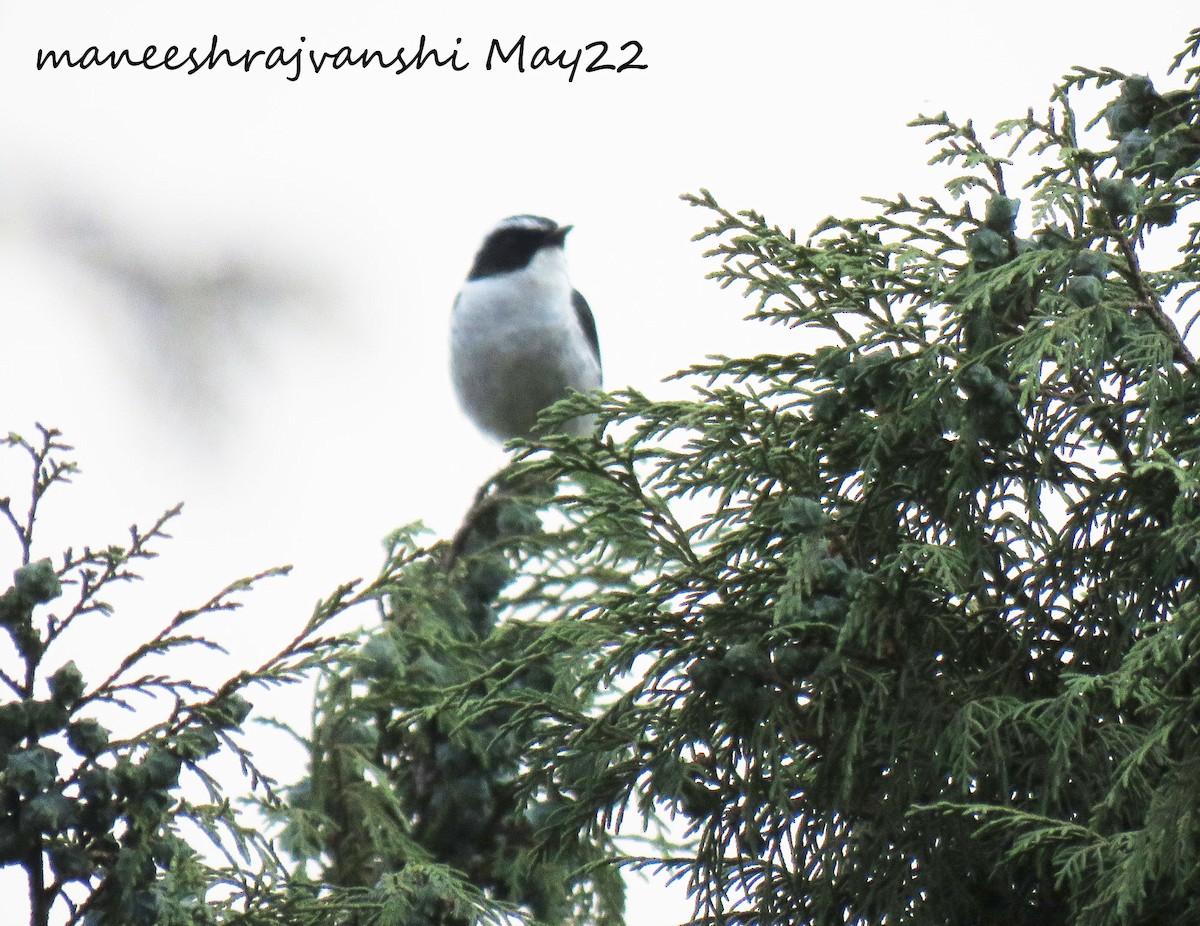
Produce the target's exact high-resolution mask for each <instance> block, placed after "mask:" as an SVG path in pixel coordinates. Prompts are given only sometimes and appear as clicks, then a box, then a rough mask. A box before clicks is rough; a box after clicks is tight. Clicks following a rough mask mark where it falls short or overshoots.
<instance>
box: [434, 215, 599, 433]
mask: <svg viewBox="0 0 1200 926" xmlns="http://www.w3.org/2000/svg"><path fill="white" fill-rule="evenodd" d="M570 230H571V226H570V225H558V224H557V223H556V222H553V221H551V220H550V219H547V218H544V217H542V216H537V215H514V216H510V217H509V218H507V219H504V220H502V221H501V222H500V223H499V224H497V225H496V227H495V228H493V229H492V230H491V231H490V232H489V233H488V235H487V237H486V238H484V240H483V244H482V246H481V247H480V248H479V253H477V254H476V255H475V262H474V264H472V266H471V272H470V273H469V274H468V275H467V282H466V283H464V284H463V287H462V289H461V290H460V291H459V294H458V297H457V298H456V299H455V301H454V312H453V316H452V320H451V330H450V372H451V375H452V377H453V380H454V389H455V391H456V392H457V393H458V399H459V402H460V403H461V404H462V406H463V409H464V410H465V411H466V413H467V415H468V416H469V417H470V419H471V420H472V421H473V422H474V423H475V424H476V426H477V427H478V428H479V429H480V430H481V431H483V432H484V433H486V434H488V435H490V436H492V437H495V438H498V439H499V440H508V439H509V438H513V437H529V436H531V435H532V434H534V425H535V422H536V420H537V416H538V413H539V412H541V411H542V409H544V408H546V407H547V406H548V405H551V404H553V403H554V402H556V401H558V400H559V399H561V398H563V397H564V396H566V395H567V392H568V391H569V390H572V389H573V390H576V391H578V392H588V391H591V390H593V389H598V388H599V387H600V343H599V340H598V339H597V337H596V323H595V320H594V319H593V318H592V311H591V309H590V308H589V307H588V304H587V301H586V300H585V299H584V298H583V296H581V295H580V294H579V292H578V290H576V289H575V288H574V287H572V286H571V282H570V280H569V279H568V277H567V259H566V254H565V253H564V252H563V242H564V241H565V240H566V237H567V233H568V232H569V231H570ZM590 427H591V422H590V420H589V419H588V418H587V417H581V418H574V419H572V420H570V421H568V422H566V423H565V424H564V425H563V427H562V428H561V430H562V431H564V432H566V433H569V434H583V433H585V432H586V431H587V430H588V429H589V428H590Z"/></svg>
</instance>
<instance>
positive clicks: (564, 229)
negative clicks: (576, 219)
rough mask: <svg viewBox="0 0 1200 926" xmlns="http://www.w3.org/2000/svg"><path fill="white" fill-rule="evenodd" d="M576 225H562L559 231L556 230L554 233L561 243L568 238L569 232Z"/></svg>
mask: <svg viewBox="0 0 1200 926" xmlns="http://www.w3.org/2000/svg"><path fill="white" fill-rule="evenodd" d="M574 227H575V226H574V225H562V226H560V227H559V229H558V231H556V232H555V233H554V237H555V238H556V239H557V240H558V243H559V244H562V243H563V242H564V241H566V240H567V234H568V233H569V232H570V231H571V229H572V228H574Z"/></svg>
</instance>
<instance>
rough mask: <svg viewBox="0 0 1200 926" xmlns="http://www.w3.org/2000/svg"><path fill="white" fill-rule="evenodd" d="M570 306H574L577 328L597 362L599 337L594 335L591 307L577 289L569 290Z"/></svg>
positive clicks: (594, 324) (594, 328) (598, 358)
mask: <svg viewBox="0 0 1200 926" xmlns="http://www.w3.org/2000/svg"><path fill="white" fill-rule="evenodd" d="M571 305H573V306H575V317H576V318H578V319H579V327H580V328H582V329H583V335H584V337H586V338H587V342H588V343H589V344H591V345H592V353H593V354H595V355H596V360H597V361H599V360H600V337H599V336H598V335H597V334H596V319H594V318H593V317H592V307H591V306H589V305H588V304H587V300H586V299H584V298H583V296H582V295H581V294H580V292H579V290H577V289H573V290H571Z"/></svg>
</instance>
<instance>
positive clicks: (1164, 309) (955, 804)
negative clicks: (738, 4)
mask: <svg viewBox="0 0 1200 926" xmlns="http://www.w3.org/2000/svg"><path fill="white" fill-rule="evenodd" d="M1198 50H1200V30H1197V31H1195V32H1193V33H1192V34H1191V35H1190V36H1189V38H1188V41H1187V45H1186V47H1185V49H1184V50H1183V52H1182V53H1181V54H1180V55H1179V56H1178V58H1177V59H1176V60H1175V62H1174V64H1173V66H1172V67H1171V68H1170V69H1169V70H1168V71H1167V73H1166V75H1164V76H1163V77H1162V78H1161V79H1159V80H1157V81H1155V82H1152V81H1151V80H1150V79H1149V78H1147V77H1143V76H1138V75H1126V74H1122V73H1119V72H1117V71H1113V70H1109V69H1105V70H1099V71H1093V70H1086V69H1076V70H1074V71H1073V72H1072V73H1071V74H1069V75H1068V76H1067V77H1066V78H1064V81H1063V83H1062V84H1061V85H1059V86H1058V87H1056V88H1055V90H1054V93H1053V96H1052V98H1051V103H1050V106H1049V108H1048V109H1047V110H1046V111H1045V112H1044V113H1041V114H1035V113H1034V112H1033V111H1030V112H1029V113H1028V114H1027V115H1026V116H1024V117H1022V118H1020V119H1014V120H1011V121H1008V122H1005V123H1002V124H1001V125H1000V126H999V130H998V132H997V133H996V135H995V136H994V137H993V139H992V140H991V141H986V140H982V139H981V138H980V137H979V136H978V135H977V133H976V131H975V129H974V127H973V126H972V124H971V123H970V122H967V123H965V124H960V123H957V122H955V121H953V120H952V119H950V118H949V117H948V116H946V115H945V114H941V115H938V116H933V117H923V118H921V119H918V120H917V122H916V123H915V124H916V125H918V126H922V127H925V128H927V129H929V130H932V133H933V134H932V138H931V144H932V145H933V146H934V150H935V155H934V157H933V161H932V162H931V163H933V164H935V165H938V167H939V169H949V170H950V171H951V172H952V177H951V179H950V180H949V182H948V183H947V184H946V188H947V191H948V196H945V195H934V194H930V195H920V196H917V197H915V198H912V197H909V196H905V195H898V196H896V197H895V198H878V199H870V200H868V201H869V202H870V203H871V204H872V205H873V206H874V207H875V208H876V209H877V210H878V214H877V215H876V216H874V217H872V218H867V219H834V218H830V219H828V220H826V221H824V222H822V223H820V224H819V225H818V227H817V228H816V229H815V231H814V232H813V233H812V234H811V235H810V236H809V237H807V238H806V239H800V238H798V237H797V236H796V235H795V233H789V232H785V231H783V230H781V229H780V228H779V227H777V226H775V225H773V224H771V223H769V222H768V221H767V220H766V219H765V218H764V217H763V216H762V215H760V214H758V213H756V212H731V211H728V210H726V209H724V208H723V207H722V206H720V205H719V204H718V203H717V201H716V200H715V199H714V198H713V197H712V196H711V195H709V194H708V193H702V194H700V195H699V196H694V197H688V199H689V200H690V201H691V202H692V203H693V204H695V205H696V206H698V207H700V208H702V209H703V210H705V211H706V212H708V213H709V214H710V216H712V221H711V224H710V226H709V227H708V228H706V229H705V231H704V232H703V234H702V235H701V237H702V238H704V239H706V240H708V241H710V242H711V243H712V250H711V254H712V256H713V257H714V258H715V259H716V260H717V261H718V266H717V269H716V270H715V271H714V272H713V274H712V276H713V278H714V279H715V280H716V281H717V282H719V283H720V284H721V285H722V286H729V285H733V286H740V287H744V289H745V291H746V293H747V296H748V297H749V298H750V299H751V300H753V303H754V308H753V313H752V315H753V317H754V318H756V319H758V320H760V321H764V322H767V323H770V324H777V325H779V326H780V330H779V339H778V340H779V345H780V348H779V350H780V352H779V353H778V354H773V355H760V356H756V357H749V358H727V357H718V358H714V359H712V360H711V361H710V362H707V363H704V364H701V365H698V366H695V367H693V368H692V369H691V370H689V371H686V372H685V373H684V374H681V375H683V376H685V377H687V378H688V379H690V380H691V381H692V382H693V383H695V384H696V385H697V392H696V395H695V398H694V399H693V400H689V401H655V400H653V399H651V398H648V397H646V396H645V395H642V394H640V393H637V392H632V391H627V392H622V393H617V394H615V395H612V396H602V397H599V398H597V397H584V396H577V397H573V398H572V399H569V400H567V401H566V402H565V403H563V404H561V405H560V406H559V407H557V408H556V410H555V413H556V414H561V415H562V417H563V419H564V420H565V419H566V418H569V417H572V416H574V415H579V414H588V413H590V414H595V415H597V416H598V421H599V422H600V425H601V427H602V428H604V429H606V430H605V431H604V433H605V434H606V435H608V436H606V437H605V439H604V440H603V441H595V440H592V441H589V440H584V439H571V438H552V439H547V440H546V441H544V442H541V444H539V445H538V446H533V447H530V448H529V449H528V451H527V452H526V454H525V456H524V461H523V463H522V464H521V466H522V467H523V468H524V470H525V473H526V476H525V477H524V478H533V476H534V475H535V474H536V475H538V476H540V477H542V478H544V479H550V478H564V479H566V480H568V482H566V483H563V484H570V485H573V486H575V487H576V488H575V489H574V490H571V491H570V493H569V494H564V495H562V496H560V497H559V499H558V501H557V506H558V508H559V509H560V510H561V511H562V512H563V514H564V515H565V517H566V518H567V519H568V521H569V525H570V526H569V528H568V529H566V530H564V531H563V532H562V533H561V534H559V535H558V536H557V543H549V542H547V543H545V544H544V546H543V547H542V549H541V551H540V553H538V554H537V557H536V558H540V560H541V562H540V565H539V566H538V567H537V568H536V569H534V570H533V578H531V579H529V580H528V581H527V582H526V584H525V585H524V586H523V588H522V592H521V595H520V599H519V604H520V608H519V609H517V611H516V612H515V613H514V621H513V627H514V632H515V628H516V627H520V626H525V627H527V628H529V629H530V630H536V631H537V634H536V636H535V637H533V639H532V642H531V643H530V649H529V651H528V652H529V656H528V657H527V658H535V657H536V658H541V659H544V660H545V661H546V663H547V664H548V665H552V666H560V665H561V666H570V667H572V669H571V670H572V672H575V673H577V675H575V676H574V677H566V676H564V677H562V678H560V679H559V683H558V685H557V686H556V687H558V688H561V687H564V686H567V685H570V686H571V687H572V688H573V690H574V697H575V698H576V699H577V702H578V704H580V705H583V706H585V707H586V709H582V710H581V709H569V708H568V707H567V706H566V703H565V702H564V701H563V700H562V699H561V697H559V698H555V697H547V698H543V699H542V701H541V704H540V707H539V706H538V705H537V704H535V703H534V702H533V701H530V702H529V703H528V704H527V705H526V707H525V709H524V714H523V715H522V716H523V718H524V719H523V721H522V722H528V723H532V724H533V727H532V729H533V730H534V731H536V735H535V736H534V738H533V739H532V740H531V741H530V742H529V744H528V746H527V747H526V748H525V749H524V751H523V753H522V771H521V775H520V778H519V779H518V781H517V785H518V787H519V788H520V789H523V791H524V793H526V794H542V795H546V794H552V795H557V796H558V799H559V806H558V807H557V808H556V810H555V813H554V815H553V818H552V820H551V824H550V826H551V829H558V830H559V832H561V833H563V834H565V833H569V832H576V833H582V834H583V836H582V837H581V838H588V839H591V838H597V836H598V834H601V833H611V832H613V829H614V827H615V826H616V825H617V824H618V822H619V821H620V820H621V819H622V818H623V817H625V818H626V819H625V828H626V830H629V829H630V828H631V827H632V828H634V829H636V826H635V823H636V819H637V814H638V813H639V812H640V814H641V815H642V817H643V818H644V819H645V820H646V821H648V822H650V823H652V824H655V825H657V822H660V821H669V820H673V821H674V826H675V833H676V834H678V833H679V832H681V831H683V832H685V834H686V835H685V836H684V837H683V838H682V839H679V840H677V841H676V843H675V844H674V845H673V846H672V847H670V848H661V847H660V851H651V852H647V853H646V854H645V855H642V856H638V857H635V858H631V859H629V860H628V861H627V864H630V865H634V866H647V867H651V868H660V869H663V870H666V871H669V872H672V873H675V874H677V875H678V876H680V877H683V878H685V879H687V881H688V883H689V884H690V886H691V890H692V893H693V896H694V898H695V901H696V916H697V919H698V921H702V922H713V923H742V922H745V923H756V924H785V923H788V924H790V923H813V924H829V926H833V924H837V926H841V924H845V923H863V924H881V923H938V924H958V923H962V924H978V923H1004V924H1035V923H1036V924H1046V923H1051V924H1053V923H1064V924H1065V923H1071V924H1088V926H1101V924H1117V923H1146V924H1150V923H1163V922H1197V921H1200V900H1198V899H1197V898H1200V857H1198V853H1200V817H1198V815H1197V813H1196V809H1197V806H1198V800H1200V741H1198V740H1200V733H1198V727H1197V718H1198V717H1200V694H1198V693H1197V692H1198V691H1200V619H1198V617H1200V615H1198V610H1200V605H1198V602H1197V590H1196V578H1197V569H1198V568H1200V566H1198V560H1197V556H1198V551H1200V503H1198V495H1197V479H1196V476H1195V474H1194V473H1193V469H1194V468H1195V466H1196V464H1197V462H1200V424H1198V422H1197V418H1198V416H1200V379H1198V375H1200V367H1198V365H1197V362H1196V359H1195V357H1194V356H1193V353H1192V351H1191V349H1190V348H1189V347H1188V346H1187V344H1186V343H1185V340H1184V332H1185V330H1186V326H1187V324H1188V321H1189V319H1191V318H1192V317H1193V315H1194V311H1193V309H1194V304H1192V303H1189V301H1188V300H1189V299H1190V298H1191V297H1192V296H1193V295H1195V293H1196V292H1197V291H1198V290H1200V210H1197V208H1196V200H1197V199H1198V198H1200V166H1198V164H1197V159H1198V158H1200V67H1197V66H1196V56H1197V52H1198ZM1160 85H1163V86H1165V85H1170V86H1171V89H1169V90H1165V89H1162V88H1161V86H1160ZM1077 107H1078V108H1077ZM1097 109H1098V110H1099V111H1098V112H1097ZM1089 113H1090V114H1092V115H1094V118H1092V119H1090V121H1089V116H1088V114H1089ZM1106 128H1107V130H1108V137H1107V138H1105V137H1104V131H1105V129H1106ZM997 146H998V147H999V148H1000V150H1001V151H1002V152H1003V154H997V153H995V152H994V149H995V148H996V147H997ZM1014 177H1018V178H1019V179H1017V180H1015V181H1014V179H1013V178H1014ZM1024 178H1028V182H1025V183H1024V185H1019V184H1020V183H1021V181H1022V180H1023V179H1024ZM1014 183H1015V184H1018V186H1014ZM613 435H619V436H613ZM536 558H535V559H536ZM531 609H532V610H531ZM531 613H536V620H533V621H528V622H527V623H525V624H522V623H521V617H522V615H525V616H526V617H528V615H529V614H531ZM549 844H550V843H549V842H547V845H549Z"/></svg>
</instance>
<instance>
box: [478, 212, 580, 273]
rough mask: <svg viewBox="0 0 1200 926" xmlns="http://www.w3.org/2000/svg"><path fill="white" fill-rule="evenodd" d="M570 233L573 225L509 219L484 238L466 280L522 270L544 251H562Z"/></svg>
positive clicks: (535, 217)
mask: <svg viewBox="0 0 1200 926" xmlns="http://www.w3.org/2000/svg"><path fill="white" fill-rule="evenodd" d="M570 230H571V226H570V225H559V224H558V223H557V222H554V221H552V220H551V219H547V218H545V217H544V216H540V215H512V216H509V217H508V218H507V219H504V220H502V221H501V222H500V223H499V224H498V225H496V227H495V228H493V229H492V230H491V231H490V232H489V233H488V236H487V237H486V238H484V239H483V245H482V246H481V247H480V248H479V253H478V254H476V255H475V263H473V264H472V265H471V272H470V273H469V274H468V275H467V279H468V280H478V279H480V278H481V277H490V276H497V275H498V274H501V273H512V272H513V271H514V270H520V269H521V268H523V267H526V266H528V265H529V262H530V261H531V260H532V259H533V255H534V254H536V253H537V252H538V251H540V250H541V249H542V248H561V247H562V246H563V241H564V240H566V237H567V232H569V231H570Z"/></svg>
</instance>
